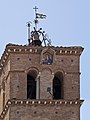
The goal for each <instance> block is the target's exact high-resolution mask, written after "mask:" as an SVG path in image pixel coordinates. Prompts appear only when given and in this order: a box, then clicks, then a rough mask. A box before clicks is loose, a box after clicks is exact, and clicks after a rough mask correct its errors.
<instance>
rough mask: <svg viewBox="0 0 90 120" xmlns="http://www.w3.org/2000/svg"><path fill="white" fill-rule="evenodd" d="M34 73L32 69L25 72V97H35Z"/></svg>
mask: <svg viewBox="0 0 90 120" xmlns="http://www.w3.org/2000/svg"><path fill="white" fill-rule="evenodd" d="M35 79H36V74H35V72H34V71H32V72H30V73H29V74H27V99H36V80H35Z"/></svg>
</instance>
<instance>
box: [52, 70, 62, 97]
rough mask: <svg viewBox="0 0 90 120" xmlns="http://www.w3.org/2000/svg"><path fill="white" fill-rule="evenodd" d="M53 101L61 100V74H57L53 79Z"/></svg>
mask: <svg viewBox="0 0 90 120" xmlns="http://www.w3.org/2000/svg"><path fill="white" fill-rule="evenodd" d="M53 99H63V74H62V73H61V72H57V73H56V74H55V76H54V79H53Z"/></svg>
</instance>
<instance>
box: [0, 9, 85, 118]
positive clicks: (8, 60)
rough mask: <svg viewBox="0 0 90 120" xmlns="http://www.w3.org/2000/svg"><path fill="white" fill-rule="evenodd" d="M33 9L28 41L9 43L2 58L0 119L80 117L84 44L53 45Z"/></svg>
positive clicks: (42, 17)
mask: <svg viewBox="0 0 90 120" xmlns="http://www.w3.org/2000/svg"><path fill="white" fill-rule="evenodd" d="M34 9H35V15H36V17H35V20H34V22H35V27H34V28H33V30H32V31H31V30H30V26H31V22H28V23H27V27H28V45H24V46H23V45H15V44H8V45H6V49H5V51H4V53H3V55H2V57H1V59H0V120H80V106H81V105H82V103H83V100H81V99H80V55H81V54H82V51H83V48H82V47H80V46H79V47H78V46H75V47H74V46H73V47H59V46H58V47H55V46H52V45H51V41H50V40H49V38H48V37H47V35H46V34H45V32H44V31H42V28H40V29H37V24H38V19H44V18H46V15H43V14H40V13H37V7H35V8H34Z"/></svg>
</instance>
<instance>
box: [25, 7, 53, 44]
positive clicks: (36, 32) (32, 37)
mask: <svg viewBox="0 0 90 120" xmlns="http://www.w3.org/2000/svg"><path fill="white" fill-rule="evenodd" d="M33 9H34V10H35V19H34V23H35V27H33V30H31V29H30V28H31V22H30V21H29V22H27V27H28V43H29V45H33V46H37V45H38V46H50V45H51V40H50V39H49V38H48V36H47V34H46V33H45V31H42V28H39V29H38V26H37V25H38V22H39V19H45V18H46V15H44V14H41V13H38V12H37V10H38V8H37V7H36V6H35V7H34V8H33Z"/></svg>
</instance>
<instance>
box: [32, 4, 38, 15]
mask: <svg viewBox="0 0 90 120" xmlns="http://www.w3.org/2000/svg"><path fill="white" fill-rule="evenodd" d="M33 9H34V10H35V14H36V13H37V9H38V8H37V6H35V8H33Z"/></svg>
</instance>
